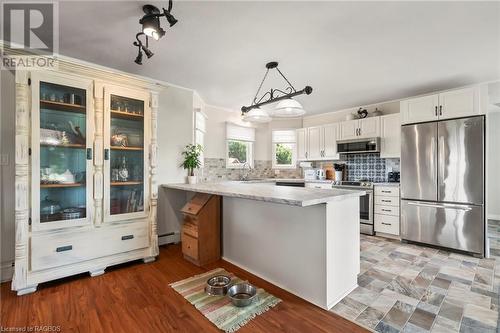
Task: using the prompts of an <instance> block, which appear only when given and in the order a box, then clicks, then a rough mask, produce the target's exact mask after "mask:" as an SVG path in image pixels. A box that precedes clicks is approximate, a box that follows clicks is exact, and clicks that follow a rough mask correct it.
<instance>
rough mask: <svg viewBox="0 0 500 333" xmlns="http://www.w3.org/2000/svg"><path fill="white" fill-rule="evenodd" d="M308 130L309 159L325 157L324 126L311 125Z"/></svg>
mask: <svg viewBox="0 0 500 333" xmlns="http://www.w3.org/2000/svg"><path fill="white" fill-rule="evenodd" d="M307 132H308V142H309V144H308V146H309V149H308V151H307V155H308V159H321V158H322V157H323V138H322V136H323V135H322V134H323V133H322V132H323V128H322V127H321V126H316V127H309V128H308V129H307Z"/></svg>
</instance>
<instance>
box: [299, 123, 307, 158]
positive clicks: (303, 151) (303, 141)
mask: <svg viewBox="0 0 500 333" xmlns="http://www.w3.org/2000/svg"><path fill="white" fill-rule="evenodd" d="M297 160H307V128H300V129H298V130H297Z"/></svg>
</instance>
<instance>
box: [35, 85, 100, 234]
mask: <svg viewBox="0 0 500 333" xmlns="http://www.w3.org/2000/svg"><path fill="white" fill-rule="evenodd" d="M34 81H35V82H34V85H35V87H34V91H33V94H34V95H35V94H36V96H33V97H34V98H33V104H35V103H36V105H34V107H33V110H34V114H33V115H32V117H33V118H34V119H33V124H36V125H37V127H36V128H34V129H33V141H34V142H33V143H32V150H33V153H32V161H33V162H34V163H33V169H32V172H33V179H34V182H35V184H39V188H36V187H35V188H34V190H33V195H34V198H33V199H34V200H33V201H34V202H36V203H38V207H37V209H35V211H34V214H33V215H35V214H36V216H32V219H33V220H34V222H35V223H34V228H35V229H48V228H60V227H66V226H73V225H78V224H85V223H88V222H89V218H88V217H89V216H88V215H89V212H90V208H89V202H90V196H91V195H92V187H91V186H92V185H91V178H88V177H89V173H90V172H89V169H90V168H91V167H92V157H93V156H92V149H91V147H92V137H91V133H92V131H91V129H90V128H89V125H90V124H89V122H90V121H92V120H93V119H92V117H89V113H90V112H89V105H87V103H88V97H89V96H88V94H89V89H88V85H89V83H88V82H82V84H80V87H75V86H70V85H67V84H66V83H69V82H72V83H75V82H74V81H72V80H69V81H66V79H65V78H58V77H53V78H52V77H47V78H46V80H45V79H44V77H41V78H40V79H39V80H36V76H35V80H34ZM76 85H78V83H77V84H76ZM90 127H91V126H90ZM90 176H91V175H90ZM89 179H90V180H89ZM89 183H90V184H89ZM89 185H90V188H89Z"/></svg>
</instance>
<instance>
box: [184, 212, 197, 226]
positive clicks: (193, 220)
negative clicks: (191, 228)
mask: <svg viewBox="0 0 500 333" xmlns="http://www.w3.org/2000/svg"><path fill="white" fill-rule="evenodd" d="M184 223H192V224H194V225H198V217H197V216H195V215H188V214H184Z"/></svg>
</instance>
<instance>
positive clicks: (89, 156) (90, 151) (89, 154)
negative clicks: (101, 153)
mask: <svg viewBox="0 0 500 333" xmlns="http://www.w3.org/2000/svg"><path fill="white" fill-rule="evenodd" d="M87 159H88V160H91V159H92V148H87Z"/></svg>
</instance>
